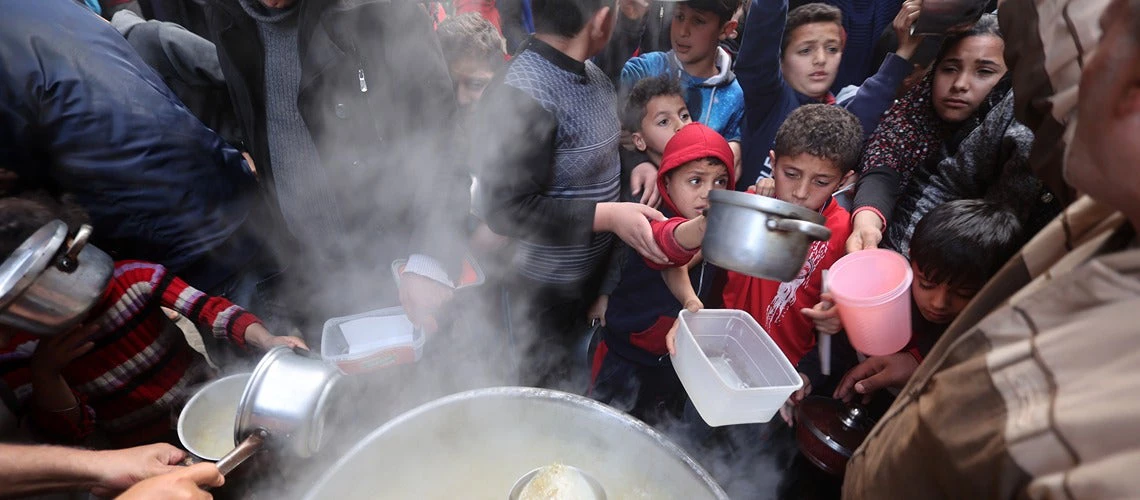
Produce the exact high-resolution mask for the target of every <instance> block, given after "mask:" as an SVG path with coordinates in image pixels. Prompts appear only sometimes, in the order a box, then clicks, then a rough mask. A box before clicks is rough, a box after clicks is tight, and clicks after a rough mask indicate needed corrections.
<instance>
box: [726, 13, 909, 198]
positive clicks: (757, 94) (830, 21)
mask: <svg viewBox="0 0 1140 500" xmlns="http://www.w3.org/2000/svg"><path fill="white" fill-rule="evenodd" d="M752 2H753V4H752V8H751V12H753V13H755V14H759V13H761V12H763V13H765V14H766V15H751V16H748V18H747V20H746V21H745V26H744V38H743V41H742V42H741V45H740V56H739V58H738V59H737V62H736V75H737V79H738V81H739V82H740V87H741V89H742V91H743V93H744V105H745V116H746V117H747V120H745V123H744V126H743V130H742V134H741V135H742V137H744V138H745V140H744V141H743V142H744V145H745V147H744V151H743V161H742V163H741V182H738V183H737V186H738V187H737V189H747V188H748V187H749V186H752V185H754V184H755V183H756V181H757V180H759V179H762V178H766V177H770V176H771V173H772V167H771V165H770V164H769V163H768V159H767V156H768V151H771V150H772V147H773V144H774V142H775V139H776V130H777V129H779V128H780V124H782V123H783V122H784V118H786V117H787V116H788V114H790V113H791V112H792V111H794V110H795V109H796V108H798V107H800V106H802V105H804V104H812V103H825V104H838V105H840V106H843V107H844V108H846V109H847V110H848V111H850V112H851V113H853V114H854V115H855V116H856V117H857V118H859V122H860V123H861V124H862V125H863V133H864V136H866V135H870V133H871V132H873V131H874V130H875V127H877V126H878V123H879V118H880V117H881V116H882V115H883V113H884V112H885V111H886V110H887V109H888V108H889V107H890V106H891V103H892V102H893V101H894V96H895V91H896V90H897V89H898V87H899V85H900V84H902V81H903V79H905V78H906V77H907V75H909V74H910V73H911V71H913V69H914V68H913V66H912V65H911V63H910V62H909V61H908V59H910V57H911V56H912V55H914V51H915V49H917V48H918V44H919V43H920V42H921V41H922V39H921V38H920V37H913V36H911V35H910V27H911V25H912V24H914V21H915V20H916V19H917V18H918V13H919V8H920V6H921V0H907V1H906V3H904V4H903V6H902V9H901V10H900V11H899V14H898V16H897V17H895V21H894V28H895V32H896V34H897V35H898V37H899V48H898V50H897V51H896V52H895V53H894V54H888V55H887V58H886V59H885V60H884V61H883V64H882V66H880V68H879V71H878V73H875V75H874V76H872V77H871V78H868V79H867V81H865V82H863V85H862V86H860V87H859V90H858V91H857V92H855V94H854V95H852V96H851V97H850V98H849V99H846V100H844V101H841V102H836V101H835V97H834V96H833V95H832V94H831V91H830V88H831V85H832V83H833V82H834V81H835V77H836V74H837V71H838V68H839V62H840V59H841V58H842V56H843V45H844V41H845V32H844V30H843V14H842V13H841V12H840V11H839V9H837V8H835V7H832V6H830V5H826V4H822V3H810V4H806V5H802V6H799V7H796V8H795V9H794V10H792V11H791V13H787V12H788V2H787V0H752Z"/></svg>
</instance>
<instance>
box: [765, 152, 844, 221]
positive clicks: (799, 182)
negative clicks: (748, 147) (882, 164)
mask: <svg viewBox="0 0 1140 500" xmlns="http://www.w3.org/2000/svg"><path fill="white" fill-rule="evenodd" d="M769 155H770V156H771V160H772V165H775V166H774V167H772V179H773V180H775V181H776V199H778V200H780V201H783V202H787V203H791V204H793V205H798V206H801V207H804V208H806V209H808V210H812V211H819V209H820V208H823V205H824V204H825V203H827V200H829V199H831V195H832V194H835V190H836V189H839V186H841V185H842V184H843V181H844V179H846V178H847V177H848V176H850V175H851V172H848V173H847V174H846V175H844V174H843V173H842V172H840V171H839V167H837V166H836V165H835V162H833V161H831V160H828V159H825V158H820V157H818V156H812V155H810V154H807V153H801V154H798V155H796V156H781V157H778V158H777V157H776V152H775V151H772V152H771V153H769Z"/></svg>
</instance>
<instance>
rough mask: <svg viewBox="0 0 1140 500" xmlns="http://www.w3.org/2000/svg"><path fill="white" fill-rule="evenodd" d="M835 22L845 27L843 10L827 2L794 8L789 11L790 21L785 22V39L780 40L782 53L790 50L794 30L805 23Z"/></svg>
mask: <svg viewBox="0 0 1140 500" xmlns="http://www.w3.org/2000/svg"><path fill="white" fill-rule="evenodd" d="M815 23H835V24H838V25H839V29H840V30H842V29H843V11H841V10H839V8H838V7H835V6H832V5H828V4H825V3H809V4H804V5H801V6H799V7H796V8H794V9H792V11H791V12H788V21H787V22H786V23H785V24H784V39H783V40H782V41H781V42H780V53H781V54H783V53H784V52H787V51H788V44H789V43H791V41H792V32H793V31H795V30H796V28H799V27H800V26H803V25H805V24H815Z"/></svg>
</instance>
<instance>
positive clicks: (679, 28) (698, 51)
mask: <svg viewBox="0 0 1140 500" xmlns="http://www.w3.org/2000/svg"><path fill="white" fill-rule="evenodd" d="M734 31H736V21H731V20H730V21H728V22H726V23H724V24H723V25H722V24H721V23H720V18H719V17H717V15H716V14H713V13H712V12H707V11H703V10H696V9H693V8H692V7H689V6H688V5H686V4H683V3H682V4H677V8H676V9H674V10H673V23H672V24H671V25H670V28H669V38H670V40H671V41H672V43H673V52H674V53H675V54H677V59H678V60H679V61H681V64H682V65H685V66H688V65H692V64H700V63H708V62H713V63H715V61H716V55H717V50H716V49H717V47H719V46H720V41H721V40H724V39H726V38H728V36H729V35H730V34H731V33H733V32H734Z"/></svg>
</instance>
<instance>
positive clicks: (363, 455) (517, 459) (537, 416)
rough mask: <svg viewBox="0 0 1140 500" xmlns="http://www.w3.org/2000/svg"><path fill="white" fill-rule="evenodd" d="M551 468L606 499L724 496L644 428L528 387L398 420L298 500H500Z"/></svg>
mask: <svg viewBox="0 0 1140 500" xmlns="http://www.w3.org/2000/svg"><path fill="white" fill-rule="evenodd" d="M554 463H561V464H564V465H568V466H573V467H577V468H579V469H581V470H583V471H585V472H586V473H587V474H588V475H589V476H592V477H593V478H595V479H596V480H597V481H598V482H599V483H600V484H601V485H602V487H603V489H604V491H605V493H606V495H607V496H608V497H609V498H684V499H686V500H701V499H722V498H728V497H727V496H726V495H725V493H724V491H723V490H721V488H720V487H719V486H717V484H716V483H715V482H714V481H713V480H712V478H711V477H710V476H709V475H708V473H707V472H705V470H704V469H702V468H701V466H700V465H698V464H697V463H696V462H695V461H694V460H693V459H692V458H690V457H689V456H688V455H687V454H686V453H685V452H684V451H682V450H681V449H680V448H678V447H677V446H676V445H675V444H673V443H672V442H670V441H668V440H667V439H665V438H664V437H663V436H662V435H661V434H659V433H657V431H654V430H653V429H651V428H650V427H649V426H647V425H646V424H644V423H642V422H640V421H638V420H635V419H633V418H632V417H630V416H628V415H626V414H624V413H621V412H619V411H617V410H614V409H613V408H610V407H608V406H605V405H603V404H601V403H598V402H596V401H593V400H590V399H586V398H584V397H581V396H576V395H573V394H568V393H564V392H559V391H552V390H546V389H535V388H528V387H500V388H492V389H479V390H475V391H469V392H463V393H459V394H454V395H451V396H448V397H445V398H442V399H437V400H435V401H432V402H430V403H427V404H425V405H423V406H420V407H419V408H416V409H414V410H411V411H409V412H407V413H404V414H403V415H400V416H399V417H396V418H395V419H393V420H391V421H389V422H388V423H386V424H384V425H383V426H381V427H380V428H379V429H377V430H375V431H373V432H372V433H371V434H369V435H368V436H367V437H366V438H365V439H364V440H362V441H361V442H360V443H358V444H357V445H356V446H355V447H353V448H352V450H350V451H349V452H348V453H347V454H345V455H344V456H342V457H341V458H340V460H338V461H337V462H336V463H335V464H334V465H333V466H332V468H331V469H330V470H328V471H327V472H325V474H324V475H323V476H322V477H321V478H320V479H319V480H318V481H317V483H316V485H315V486H313V488H312V489H310V490H309V491H308V492H307V493H306V494H305V496H304V498H307V499H313V500H317V499H328V498H335V499H337V500H354V499H372V498H376V497H377V495H378V494H380V493H378V492H383V493H382V494H383V496H384V497H385V498H506V497H507V496H508V494H509V493H510V491H511V488H512V486H513V485H514V484H515V482H516V480H517V479H519V477H520V476H522V475H524V474H526V473H528V472H529V471H531V470H533V469H535V468H536V467H542V466H546V465H551V464H554ZM380 471H382V473H381V472H380Z"/></svg>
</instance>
